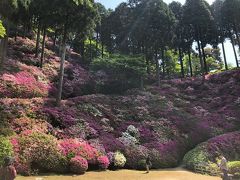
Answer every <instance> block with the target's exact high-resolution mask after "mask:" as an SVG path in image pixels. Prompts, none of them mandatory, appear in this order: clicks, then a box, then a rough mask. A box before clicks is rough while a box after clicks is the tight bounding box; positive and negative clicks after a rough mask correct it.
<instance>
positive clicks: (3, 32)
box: [0, 20, 6, 38]
mask: <svg viewBox="0 0 240 180" xmlns="http://www.w3.org/2000/svg"><path fill="white" fill-rule="evenodd" d="M5 35H6V30H5V28H4V27H3V25H2V21H1V20H0V38H3V37H4V36H5Z"/></svg>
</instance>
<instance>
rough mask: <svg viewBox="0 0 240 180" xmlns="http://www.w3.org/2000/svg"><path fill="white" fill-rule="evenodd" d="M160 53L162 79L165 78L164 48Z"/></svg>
mask: <svg viewBox="0 0 240 180" xmlns="http://www.w3.org/2000/svg"><path fill="white" fill-rule="evenodd" d="M161 51H162V68H163V79H164V78H165V61H164V48H162V49H161Z"/></svg>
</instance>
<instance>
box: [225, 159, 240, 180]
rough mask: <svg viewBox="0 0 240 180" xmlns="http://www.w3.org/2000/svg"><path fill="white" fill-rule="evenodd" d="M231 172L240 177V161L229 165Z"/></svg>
mask: <svg viewBox="0 0 240 180" xmlns="http://www.w3.org/2000/svg"><path fill="white" fill-rule="evenodd" d="M228 168H229V172H230V173H231V174H233V175H234V176H235V177H238V178H239V177H240V161H232V162H229V163H228Z"/></svg>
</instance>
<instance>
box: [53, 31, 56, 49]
mask: <svg viewBox="0 0 240 180" xmlns="http://www.w3.org/2000/svg"><path fill="white" fill-rule="evenodd" d="M56 41H57V30H55V32H54V39H53V49H54V51H55V50H56Z"/></svg>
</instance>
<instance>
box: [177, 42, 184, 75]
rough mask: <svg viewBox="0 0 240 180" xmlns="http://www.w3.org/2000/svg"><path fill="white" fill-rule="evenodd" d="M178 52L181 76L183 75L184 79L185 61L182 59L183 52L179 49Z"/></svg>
mask: <svg viewBox="0 0 240 180" xmlns="http://www.w3.org/2000/svg"><path fill="white" fill-rule="evenodd" d="M178 52H179V60H180V64H181V74H182V76H181V77H182V78H184V67H183V59H182V50H181V48H180V47H179V48H178Z"/></svg>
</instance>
